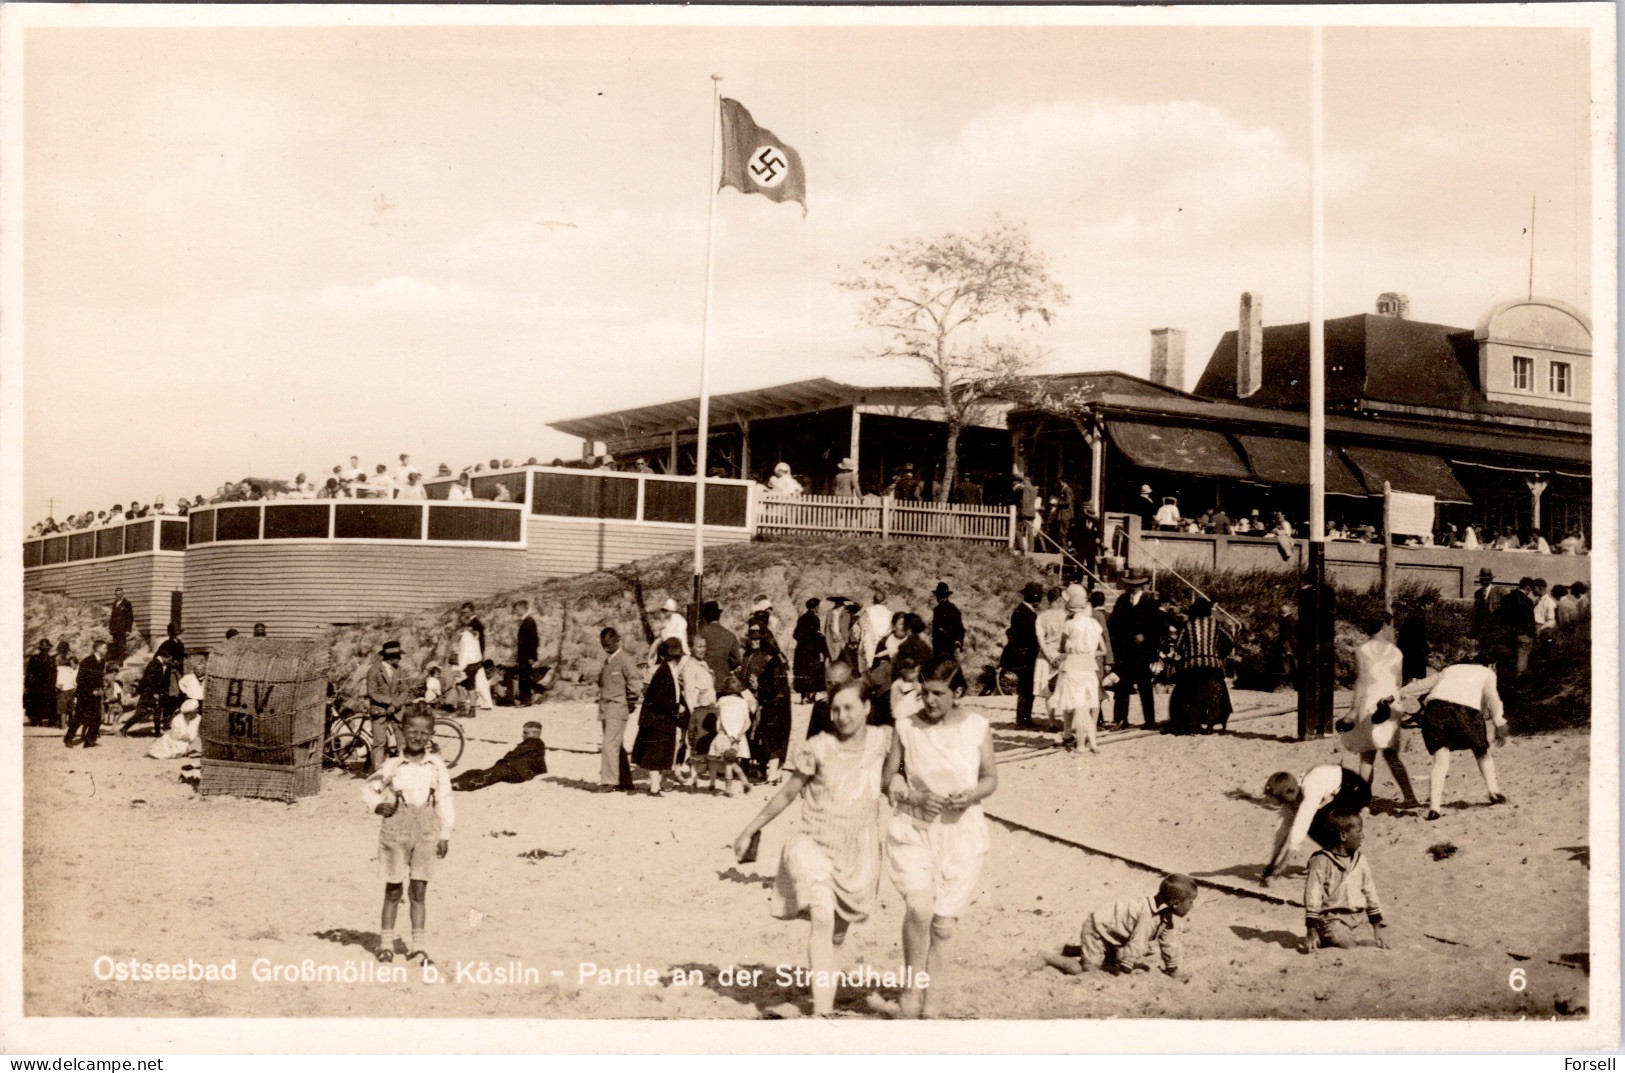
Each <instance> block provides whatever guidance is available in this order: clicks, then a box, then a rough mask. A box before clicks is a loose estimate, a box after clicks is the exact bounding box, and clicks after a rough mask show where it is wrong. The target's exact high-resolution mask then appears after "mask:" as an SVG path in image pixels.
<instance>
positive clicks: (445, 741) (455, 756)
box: [434, 718, 464, 768]
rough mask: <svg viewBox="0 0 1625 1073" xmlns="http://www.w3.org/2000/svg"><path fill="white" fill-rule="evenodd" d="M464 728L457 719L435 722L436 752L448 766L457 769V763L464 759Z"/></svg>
mask: <svg viewBox="0 0 1625 1073" xmlns="http://www.w3.org/2000/svg"><path fill="white" fill-rule="evenodd" d="M463 740H464V739H463V726H462V724H461V723H459V722H457V720H455V719H443V718H442V719H436V720H435V721H434V751H435V752H436V753H438V754H439V756H440V759H442V760H444V761H445V762H446V766H447V767H449V768H451V767H456V766H457V761H459V760H461V759H462V758H463Z"/></svg>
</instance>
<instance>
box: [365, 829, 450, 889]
mask: <svg viewBox="0 0 1625 1073" xmlns="http://www.w3.org/2000/svg"><path fill="white" fill-rule="evenodd" d="M439 848H440V840H439V839H435V840H433V841H428V840H420V841H417V842H380V843H378V865H379V869H380V870H381V871H382V872H383V873H384V882H385V883H405V882H406V881H407V880H408V879H422V880H428V879H431V878H433V876H434V863H435V861H436V860H438V859H439V858H438V856H437V851H438V850H439Z"/></svg>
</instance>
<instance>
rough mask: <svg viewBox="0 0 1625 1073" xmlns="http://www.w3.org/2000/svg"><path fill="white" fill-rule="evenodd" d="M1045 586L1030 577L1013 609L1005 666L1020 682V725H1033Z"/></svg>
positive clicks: (1018, 707) (1018, 720) (1017, 724)
mask: <svg viewBox="0 0 1625 1073" xmlns="http://www.w3.org/2000/svg"><path fill="white" fill-rule="evenodd" d="M1043 598H1044V586H1042V585H1040V584H1039V583H1038V582H1036V581H1029V582H1027V584H1026V585H1024V586H1022V589H1021V603H1019V604H1017V605H1016V609H1015V610H1014V611H1012V612H1010V629H1009V630H1008V631H1007V632H1006V635H1005V636H1006V638H1007V640H1006V643H1005V646H1004V659H1003V660H1001V661H1000V662H1001V664H1002V665H1003V669H1004V670H1007V671H1014V672H1015V675H1016V682H1017V694H1016V726H1018V727H1031V726H1032V725H1033V667H1034V665H1035V664H1036V663H1037V662H1038V603H1039V601H1040V600H1042V599H1043Z"/></svg>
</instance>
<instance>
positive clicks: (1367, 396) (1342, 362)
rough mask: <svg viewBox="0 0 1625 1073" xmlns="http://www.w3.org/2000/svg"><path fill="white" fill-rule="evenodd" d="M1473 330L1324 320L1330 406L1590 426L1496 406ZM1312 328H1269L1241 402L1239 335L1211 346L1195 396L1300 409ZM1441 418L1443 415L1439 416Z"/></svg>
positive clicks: (1565, 414) (1541, 410) (1515, 406)
mask: <svg viewBox="0 0 1625 1073" xmlns="http://www.w3.org/2000/svg"><path fill="white" fill-rule="evenodd" d="M1477 355H1478V351H1477V345H1476V343H1475V342H1474V339H1473V331H1472V329H1468V328H1452V327H1450V326H1448V325H1444V324H1427V323H1425V322H1422V321H1415V320H1402V319H1400V318H1399V317H1387V316H1380V315H1378V314H1375V313H1360V314H1356V315H1355V316H1352V317H1338V318H1335V319H1332V320H1328V321H1326V405H1327V407H1328V408H1329V409H1343V410H1351V409H1358V408H1361V406H1362V405H1363V404H1367V403H1375V404H1378V405H1380V404H1384V403H1387V404H1393V405H1399V406H1406V407H1416V408H1425V409H1427V410H1433V411H1449V412H1452V413H1455V414H1464V415H1472V416H1481V417H1519V418H1529V419H1535V420H1546V421H1556V422H1559V423H1562V424H1566V425H1582V426H1589V425H1590V424H1591V416H1590V414H1588V413H1585V412H1583V411H1575V410H1561V409H1557V408H1554V407H1548V406H1529V405H1524V404H1521V403H1506V402H1491V401H1489V400H1488V399H1486V398H1485V397H1484V394H1483V392H1482V391H1480V390H1479V387H1478V384H1477V369H1478V357H1477ZM1308 370H1309V325H1308V323H1307V322H1303V323H1298V324H1279V325H1274V326H1271V327H1266V328H1265V329H1264V370H1263V371H1264V376H1263V383H1262V385H1261V386H1260V387H1259V389H1258V390H1257V391H1256V392H1254V393H1253V394H1252V395H1249V396H1248V397H1247V398H1245V399H1238V398H1236V333H1235V332H1233V331H1231V332H1226V333H1225V334H1224V336H1223V338H1221V339H1220V340H1219V343H1218V345H1217V346H1216V347H1214V349H1213V355H1212V357H1210V358H1209V359H1208V364H1207V368H1206V369H1205V370H1203V372H1202V377H1201V379H1200V380H1199V381H1198V382H1197V384H1196V392H1195V393H1196V394H1197V395H1200V396H1205V397H1206V398H1209V399H1214V400H1222V401H1225V402H1235V403H1239V404H1241V405H1244V406H1253V407H1268V408H1273V409H1287V410H1302V409H1305V408H1306V407H1307V406H1308V404H1309V372H1308ZM1441 416H1443V415H1442V414H1441Z"/></svg>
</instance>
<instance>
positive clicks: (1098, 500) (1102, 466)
mask: <svg viewBox="0 0 1625 1073" xmlns="http://www.w3.org/2000/svg"><path fill="white" fill-rule="evenodd" d="M1105 481H1106V442H1105V437H1104V436H1103V435H1102V434H1101V428H1100V423H1099V422H1098V421H1097V422H1095V423H1094V424H1093V425H1092V427H1091V428H1090V434H1089V503H1090V505H1091V506H1093V507H1094V508H1095V517H1096V518H1097V519H1104V518H1105V517H1106V497H1105ZM1097 524H1100V523H1099V522H1097ZM1091 568H1092V567H1091Z"/></svg>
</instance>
